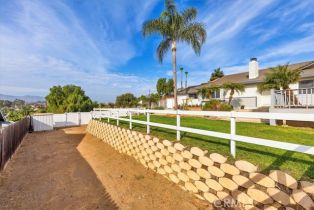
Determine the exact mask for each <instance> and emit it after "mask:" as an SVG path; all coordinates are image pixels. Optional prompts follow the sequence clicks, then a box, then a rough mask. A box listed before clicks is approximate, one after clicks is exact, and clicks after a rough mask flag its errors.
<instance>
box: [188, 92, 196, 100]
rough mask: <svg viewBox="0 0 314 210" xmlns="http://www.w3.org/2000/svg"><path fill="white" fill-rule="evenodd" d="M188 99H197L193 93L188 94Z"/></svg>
mask: <svg viewBox="0 0 314 210" xmlns="http://www.w3.org/2000/svg"><path fill="white" fill-rule="evenodd" d="M189 98H194V99H195V98H197V95H196V94H194V93H192V94H189Z"/></svg>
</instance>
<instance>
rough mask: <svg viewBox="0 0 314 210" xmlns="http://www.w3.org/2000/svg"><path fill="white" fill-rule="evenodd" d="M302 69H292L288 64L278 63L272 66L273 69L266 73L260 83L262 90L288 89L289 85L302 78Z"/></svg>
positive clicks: (259, 86)
mask: <svg viewBox="0 0 314 210" xmlns="http://www.w3.org/2000/svg"><path fill="white" fill-rule="evenodd" d="M301 72H302V71H301V70H299V69H296V70H290V69H288V64H286V65H278V66H277V67H274V68H271V70H270V71H269V72H268V73H267V74H266V75H265V78H264V81H263V82H262V83H261V84H259V85H258V90H259V91H260V92H263V91H266V90H270V89H275V90H280V89H283V90H288V89H290V88H289V85H290V84H293V83H296V82H298V81H299V80H300V77H301Z"/></svg>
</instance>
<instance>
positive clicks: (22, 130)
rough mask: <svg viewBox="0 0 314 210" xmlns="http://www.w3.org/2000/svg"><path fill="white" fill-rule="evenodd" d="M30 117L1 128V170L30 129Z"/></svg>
mask: <svg viewBox="0 0 314 210" xmlns="http://www.w3.org/2000/svg"><path fill="white" fill-rule="evenodd" d="M29 125H30V118H29V117H26V118H24V119H22V120H20V121H18V122H15V123H13V124H11V125H9V126H6V127H4V128H2V129H0V171H1V170H2V169H3V168H4V166H5V164H6V163H7V161H8V160H9V159H10V158H11V156H12V155H13V154H14V152H15V150H16V149H17V148H18V146H19V145H20V143H21V142H22V140H23V138H24V136H25V134H26V133H27V132H28V131H29Z"/></svg>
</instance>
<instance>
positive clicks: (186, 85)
mask: <svg viewBox="0 0 314 210" xmlns="http://www.w3.org/2000/svg"><path fill="white" fill-rule="evenodd" d="M188 73H189V72H187V71H186V72H185V88H187V87H188Z"/></svg>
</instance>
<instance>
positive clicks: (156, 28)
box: [143, 18, 166, 37]
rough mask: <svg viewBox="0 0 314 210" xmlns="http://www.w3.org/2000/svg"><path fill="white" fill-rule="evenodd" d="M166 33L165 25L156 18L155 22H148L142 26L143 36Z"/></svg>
mask: <svg viewBox="0 0 314 210" xmlns="http://www.w3.org/2000/svg"><path fill="white" fill-rule="evenodd" d="M165 31H166V27H165V24H164V23H163V21H162V20H161V19H160V18H158V19H155V20H149V21H146V22H144V24H143V36H144V37H146V36H149V35H151V34H163V33H165Z"/></svg>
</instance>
